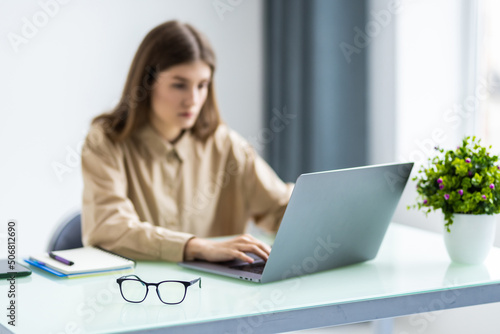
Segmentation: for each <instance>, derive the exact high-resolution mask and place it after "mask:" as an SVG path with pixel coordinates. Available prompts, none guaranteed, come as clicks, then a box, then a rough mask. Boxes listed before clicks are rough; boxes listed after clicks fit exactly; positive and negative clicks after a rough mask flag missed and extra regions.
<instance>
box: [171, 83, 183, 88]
mask: <svg viewBox="0 0 500 334" xmlns="http://www.w3.org/2000/svg"><path fill="white" fill-rule="evenodd" d="M172 86H173V87H174V88H177V89H184V88H185V87H186V86H185V85H184V84H181V83H179V84H173V85H172Z"/></svg>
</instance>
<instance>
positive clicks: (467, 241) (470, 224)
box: [444, 214, 496, 264]
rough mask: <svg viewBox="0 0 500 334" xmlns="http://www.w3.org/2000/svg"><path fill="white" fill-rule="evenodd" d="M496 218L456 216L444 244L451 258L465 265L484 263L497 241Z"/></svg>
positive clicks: (446, 232)
mask: <svg viewBox="0 0 500 334" xmlns="http://www.w3.org/2000/svg"><path fill="white" fill-rule="evenodd" d="M495 227H496V216H494V215H466V214H454V215H453V224H452V225H451V226H450V232H448V231H447V230H446V227H445V228H444V242H445V244H446V249H447V250H448V254H449V255H450V258H451V259H452V260H453V261H454V262H458V263H464V264H480V263H483V261H484V259H486V256H488V253H489V252H490V249H491V247H492V246H493V241H494V239H495Z"/></svg>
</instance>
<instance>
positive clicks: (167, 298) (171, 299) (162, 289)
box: [158, 282, 186, 304]
mask: <svg viewBox="0 0 500 334" xmlns="http://www.w3.org/2000/svg"><path fill="white" fill-rule="evenodd" d="M158 295H159V296H160V299H161V300H162V301H163V302H164V303H171V304H173V303H180V302H181V301H182V300H183V299H184V296H185V295H186V287H185V286H184V284H182V283H179V282H163V283H161V284H160V285H158Z"/></svg>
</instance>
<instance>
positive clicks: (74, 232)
mask: <svg viewBox="0 0 500 334" xmlns="http://www.w3.org/2000/svg"><path fill="white" fill-rule="evenodd" d="M81 225H82V223H81V214H80V212H78V213H76V214H74V215H73V216H71V217H70V218H69V219H67V220H65V221H63V222H62V223H61V224H60V225H59V226H58V227H57V229H56V231H55V232H54V234H53V235H52V238H51V239H50V241H49V246H48V249H47V251H49V252H51V251H55V250H62V249H71V248H78V247H83V244H82V228H81Z"/></svg>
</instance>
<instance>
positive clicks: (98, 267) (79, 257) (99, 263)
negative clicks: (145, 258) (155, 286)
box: [24, 246, 135, 277]
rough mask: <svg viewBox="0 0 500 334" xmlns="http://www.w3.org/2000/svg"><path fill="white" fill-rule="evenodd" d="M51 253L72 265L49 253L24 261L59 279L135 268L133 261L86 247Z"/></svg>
mask: <svg viewBox="0 0 500 334" xmlns="http://www.w3.org/2000/svg"><path fill="white" fill-rule="evenodd" d="M52 253H53V254H55V255H56V256H58V257H61V258H63V259H65V260H68V261H71V262H73V264H72V265H68V264H65V263H62V262H60V261H58V260H55V259H53V258H51V257H50V256H49V253H44V254H40V255H36V256H31V257H30V258H29V259H25V260H24V261H25V262H27V263H29V264H30V265H33V266H35V267H38V268H40V269H43V270H45V271H48V272H50V273H52V274H54V275H57V276H60V277H64V276H85V275H93V274H99V273H106V272H111V271H120V270H129V269H133V268H134V267H135V261H133V260H131V259H128V258H125V257H122V256H120V255H117V254H114V253H111V252H108V251H106V250H104V249H101V248H97V247H91V246H86V247H80V248H73V249H66V250H59V251H54V252H52Z"/></svg>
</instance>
